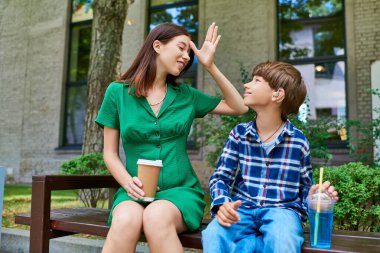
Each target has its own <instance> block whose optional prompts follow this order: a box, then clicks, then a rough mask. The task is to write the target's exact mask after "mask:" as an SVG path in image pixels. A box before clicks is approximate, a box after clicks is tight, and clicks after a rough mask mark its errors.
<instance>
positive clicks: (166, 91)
mask: <svg viewBox="0 0 380 253" xmlns="http://www.w3.org/2000/svg"><path fill="white" fill-rule="evenodd" d="M166 93H168V84H166V89H165V96H164V98H163V99H162V100H161V101H160V102H158V103H155V104H151V103H149V102H148V104H149V105H150V106H157V105H159V104H161V103H162V102H164V100H165V98H166Z"/></svg>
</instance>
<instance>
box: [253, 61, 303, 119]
mask: <svg viewBox="0 0 380 253" xmlns="http://www.w3.org/2000/svg"><path fill="white" fill-rule="evenodd" d="M253 76H261V77H262V78H263V79H264V80H265V81H266V82H268V84H269V86H270V87H271V88H272V89H273V90H278V89H279V88H283V89H284V90H285V98H284V100H283V101H282V103H281V117H282V119H283V120H286V119H287V117H288V115H290V114H297V113H298V110H299V108H300V106H301V105H302V103H303V102H304V100H305V97H306V85H305V83H304V81H303V79H302V76H301V73H300V72H299V71H298V70H297V69H296V68H295V67H294V66H293V65H291V64H289V63H285V62H270V61H268V62H264V63H260V64H259V65H257V66H256V67H255V68H254V69H253V71H252V78H253Z"/></svg>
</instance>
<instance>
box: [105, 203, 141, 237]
mask: <svg viewBox="0 0 380 253" xmlns="http://www.w3.org/2000/svg"><path fill="white" fill-rule="evenodd" d="M136 204H137V203H136ZM119 205H120V206H119ZM119 205H118V206H116V207H115V209H114V212H113V213H112V223H111V229H112V230H117V231H118V232H123V233H126V232H127V231H140V230H141V228H142V215H143V211H144V209H143V208H142V207H140V206H137V205H139V204H137V205H134V204H132V205H125V204H122V203H121V204H119Z"/></svg>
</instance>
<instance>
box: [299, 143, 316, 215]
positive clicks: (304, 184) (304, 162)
mask: <svg viewBox="0 0 380 253" xmlns="http://www.w3.org/2000/svg"><path fill="white" fill-rule="evenodd" d="M301 151H302V155H301V159H300V164H301V178H300V193H301V194H302V208H303V209H304V210H305V211H306V212H307V204H306V198H307V196H308V194H309V190H310V187H311V186H312V185H313V170H312V168H311V161H310V147H309V142H308V141H306V143H305V145H304V146H303V147H302V150H301Z"/></svg>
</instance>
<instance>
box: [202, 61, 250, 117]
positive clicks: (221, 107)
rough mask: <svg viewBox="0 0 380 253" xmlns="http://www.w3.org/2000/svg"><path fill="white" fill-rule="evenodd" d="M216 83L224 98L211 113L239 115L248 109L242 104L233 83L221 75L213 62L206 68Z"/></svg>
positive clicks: (241, 99)
mask: <svg viewBox="0 0 380 253" xmlns="http://www.w3.org/2000/svg"><path fill="white" fill-rule="evenodd" d="M207 70H208V72H209V73H210V74H211V76H212V78H214V80H215V82H216V83H217V84H218V86H219V88H220V90H221V91H222V94H223V96H224V99H223V100H222V101H220V103H219V104H218V105H217V106H216V107H215V109H214V110H212V111H211V112H210V113H212V114H226V115H240V114H244V113H246V112H247V111H248V107H247V106H245V105H244V102H243V98H242V97H241V95H240V94H239V92H238V91H237V90H236V88H235V87H234V86H233V84H232V83H231V82H230V81H229V80H228V79H227V78H226V77H225V76H224V75H223V73H222V72H220V70H219V69H218V68H217V67H216V65H215V64H212V66H211V67H210V68H209V69H207Z"/></svg>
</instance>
